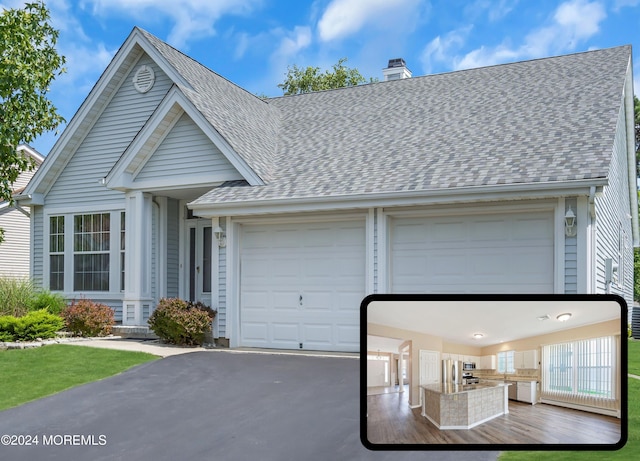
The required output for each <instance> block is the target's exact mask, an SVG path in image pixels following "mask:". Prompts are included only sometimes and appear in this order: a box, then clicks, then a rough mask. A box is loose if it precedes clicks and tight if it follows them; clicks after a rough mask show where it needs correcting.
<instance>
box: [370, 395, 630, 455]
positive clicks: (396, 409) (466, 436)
mask: <svg viewBox="0 0 640 461" xmlns="http://www.w3.org/2000/svg"><path fill="white" fill-rule="evenodd" d="M407 398H408V395H407V393H406V392H405V393H404V394H383V395H371V396H368V397H367V415H368V416H367V439H368V440H369V442H370V443H373V444H441V443H442V444H528V445H536V444H614V443H617V442H618V441H619V440H620V436H621V431H620V420H619V419H618V418H614V417H611V416H604V415H598V414H593V413H588V412H584V411H579V410H571V409H568V408H563V407H557V406H554V405H546V404H542V403H540V404H537V405H530V404H526V403H522V402H515V401H513V400H510V401H509V414H508V415H503V416H500V417H498V418H495V419H493V420H491V421H488V422H486V423H484V424H481V425H479V426H476V427H474V428H473V429H468V430H464V429H462V430H439V429H438V428H437V427H435V426H434V425H433V424H431V423H430V422H429V421H428V420H427V419H426V418H424V417H423V416H422V415H421V414H420V413H421V409H420V408H415V409H411V408H409V405H408V403H407Z"/></svg>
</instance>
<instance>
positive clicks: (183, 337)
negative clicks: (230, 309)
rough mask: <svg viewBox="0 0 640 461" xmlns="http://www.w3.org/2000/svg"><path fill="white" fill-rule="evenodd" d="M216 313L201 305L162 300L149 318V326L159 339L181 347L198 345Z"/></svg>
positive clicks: (209, 327)
mask: <svg viewBox="0 0 640 461" xmlns="http://www.w3.org/2000/svg"><path fill="white" fill-rule="evenodd" d="M215 315H216V312H215V311H214V310H212V309H211V308H210V307H208V306H205V305H204V304H202V303H195V304H194V303H190V302H187V301H184V300H182V299H178V298H168V299H167V298H163V299H161V300H160V303H159V304H158V307H156V310H155V311H153V314H151V317H149V326H150V328H151V329H152V330H153V331H154V332H155V334H157V335H158V336H159V337H160V338H161V339H163V340H165V341H167V342H169V343H172V344H181V345H189V346H193V345H200V344H202V343H203V342H204V337H205V334H206V333H207V332H208V331H210V330H211V322H212V320H213V319H214V318H215Z"/></svg>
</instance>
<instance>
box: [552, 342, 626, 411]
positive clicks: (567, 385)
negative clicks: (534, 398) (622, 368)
mask: <svg viewBox="0 0 640 461" xmlns="http://www.w3.org/2000/svg"><path fill="white" fill-rule="evenodd" d="M616 345H617V343H616V340H615V338H614V337H613V336H606V337H601V338H591V339H584V340H578V341H571V342H566V343H560V344H550V345H547V346H543V347H542V398H543V399H547V400H551V401H558V402H566V403H571V404H575V405H580V406H592V407H598V408H603V409H615V408H616V407H617V396H616V388H617V387H616V382H617V374H618V370H617V360H616V357H617V350H616V349H617V346H616Z"/></svg>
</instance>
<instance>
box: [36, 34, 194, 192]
mask: <svg viewBox="0 0 640 461" xmlns="http://www.w3.org/2000/svg"><path fill="white" fill-rule="evenodd" d="M136 46H138V47H140V49H142V51H143V52H145V53H147V54H148V55H149V56H150V57H151V59H153V60H154V61H155V63H156V64H157V65H158V66H159V67H160V68H161V69H162V71H163V72H165V73H166V74H167V75H168V76H169V78H171V79H172V80H173V81H174V82H175V83H180V84H181V85H184V86H185V87H187V88H190V85H189V83H188V82H187V81H186V80H185V79H184V78H183V77H182V76H181V75H180V74H179V73H178V72H177V71H176V70H175V69H174V68H173V67H172V66H171V65H169V63H168V62H167V61H166V60H165V59H164V58H163V57H162V55H161V54H160V52H158V50H157V49H156V48H155V47H154V46H153V45H151V43H149V41H148V40H147V39H146V38H145V37H144V35H143V34H142V32H140V30H139V29H138V28H135V27H134V29H133V31H132V32H131V33H130V34H129V36H128V37H127V39H126V40H125V42H124V43H123V44H122V46H121V47H120V49H119V50H118V51H117V52H116V55H115V56H114V57H113V59H112V60H111V62H110V63H109V65H108V66H107V68H106V69H105V70H104V72H103V73H102V75H101V76H100V78H99V80H98V81H97V82H96V84H95V85H94V87H93V88H92V89H91V91H90V92H89V95H88V96H87V97H86V99H85V100H84V102H83V103H82V105H81V106H80V108H79V109H78V111H77V112H76V113H75V114H74V116H73V118H72V119H71V121H70V122H69V124H68V125H67V127H66V128H65V130H64V131H63V132H62V134H61V135H60V138H58V141H57V142H56V143H55V144H54V146H53V148H52V149H51V151H50V153H49V155H47V157H46V159H45V161H44V162H43V164H42V166H41V167H40V168H39V169H38V171H37V172H36V174H35V175H34V177H33V178H32V180H31V182H30V183H29V185H28V186H27V189H26V190H25V194H24V195H30V194H33V193H34V192H38V193H41V194H44V195H46V194H47V193H48V191H49V190H50V189H51V187H52V186H53V184H54V183H55V181H56V179H57V178H58V175H59V174H60V173H61V171H62V170H63V169H64V167H65V165H66V164H67V163H68V161H69V160H70V159H71V157H73V155H74V154H75V151H76V149H77V148H78V147H79V144H80V143H79V142H78V143H77V144H76V145H75V146H71V141H72V140H73V138H74V136H75V134H76V133H77V132H78V131H79V130H80V128H81V127H82V126H83V125H85V124H86V123H87V122H88V125H86V126H85V129H86V132H87V133H88V132H89V130H90V129H91V127H92V126H93V125H94V123H95V122H96V121H97V119H98V117H99V116H100V114H101V113H102V110H103V109H104V107H106V106H107V105H108V103H109V101H111V98H112V97H113V96H114V95H115V93H116V90H117V89H118V88H119V87H120V85H121V84H122V81H123V80H124V78H125V77H126V75H128V71H129V70H130V69H131V68H133V66H135V64H136V63H137V62H138V61H139V59H140V56H141V54H140V53H139V52H136V50H135V47H136ZM127 61H130V62H127ZM123 66H125V69H122V68H123ZM121 70H124V72H122V75H120V76H119V77H118V78H117V79H116V77H117V75H118V73H119V72H120V71H121ZM114 79H116V80H117V84H116V85H112V84H113V83H114V82H113V81H114ZM110 86H111V88H109V87H110ZM105 94H108V96H107V98H106V99H105V100H104V101H102V107H101V108H99V110H95V108H96V105H97V104H98V102H99V101H100V99H101V98H102V97H103V95H105ZM85 134H86V133H85ZM83 138H84V136H83ZM70 147H71V148H70ZM60 157H62V158H60ZM60 162H62V165H60V166H58V163H60ZM54 165H56V167H54Z"/></svg>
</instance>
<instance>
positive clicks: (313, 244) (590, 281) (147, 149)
mask: <svg viewBox="0 0 640 461" xmlns="http://www.w3.org/2000/svg"><path fill="white" fill-rule="evenodd" d="M630 59H631V48H630V47H629V46H623V47H618V48H611V49H605V50H600V51H591V52H587V53H580V54H575V55H569V56H563V57H556V58H548V59H539V60H535V61H529V62H520V63H515V64H506V65H500V66H494V67H487V68H481V69H474V70H467V71H460V72H452V73H447V74H441V75H433V76H425V77H417V78H405V79H400V80H394V81H387V82H379V83H372V84H367V85H360V86H357V87H351V88H344V89H339V90H332V91H323V92H318V93H311V94H304V95H298V96H286V97H280V98H272V99H267V100H262V99H260V98H258V97H256V96H254V95H252V94H251V93H249V92H248V91H246V90H244V89H242V88H240V87H238V86H237V85H235V84H233V83H231V82H229V81H228V80H226V79H224V78H223V77H221V76H220V75H218V74H216V73H215V72H212V71H211V70H209V69H207V68H205V67H204V66H202V65H201V64H199V63H198V62H196V61H194V60H192V59H191V58H189V57H188V56H186V55H184V54H182V53H181V52H179V51H177V50H175V49H174V48H172V47H170V46H169V45H167V44H166V43H164V42H162V41H161V40H159V39H158V38H156V37H154V36H152V35H150V34H149V33H147V32H145V31H143V30H141V29H138V28H134V30H133V31H132V33H131V35H130V36H129V37H128V38H127V40H126V41H125V43H124V44H123V45H122V47H121V48H120V50H119V51H118V53H117V54H116V55H115V57H114V58H113V61H112V62H111V63H110V64H109V66H108V67H107V69H106V70H105V72H104V73H103V75H102V76H101V78H100V80H99V81H98V82H97V84H96V85H95V87H94V88H93V89H92V91H91V93H90V94H89V95H88V97H87V98H86V100H85V102H84V103H83V104H82V106H81V107H80V109H79V110H78V112H77V114H76V115H75V116H74V118H73V119H72V121H71V122H70V123H69V125H68V126H67V128H66V130H65V131H64V133H63V134H62V136H61V137H60V139H59V140H58V142H57V143H56V145H55V146H54V148H53V149H52V151H51V153H50V154H49V155H48V157H47V160H46V161H45V163H44V164H43V166H42V168H41V169H40V170H39V171H38V173H37V175H36V177H35V178H34V180H33V181H32V182H31V183H30V185H29V186H28V188H27V190H26V191H25V192H24V194H23V196H22V197H21V200H20V202H21V203H23V204H28V205H30V206H31V207H32V210H33V211H32V221H33V222H32V226H33V229H34V233H33V248H34V251H33V261H32V264H33V277H34V278H35V279H36V280H38V281H39V282H40V283H42V285H44V286H45V287H47V288H49V289H51V290H54V291H60V292H62V293H63V294H64V295H65V296H66V297H79V296H86V297H89V298H92V299H94V300H96V301H100V302H103V303H107V304H109V305H110V306H112V307H113V308H114V309H115V311H116V316H117V319H119V320H121V321H122V323H123V324H124V325H145V324H146V321H147V318H148V317H149V315H150V313H151V312H152V311H153V308H154V306H155V305H156V303H157V301H158V299H159V298H160V297H164V296H169V297H174V296H178V297H181V298H186V299H193V300H201V301H203V302H205V303H207V304H210V305H211V306H212V307H213V308H214V309H217V310H218V313H219V314H218V316H217V317H216V321H215V324H214V335H215V336H216V337H218V338H226V339H228V341H229V344H230V346H232V347H235V346H253V347H274V348H285V349H289V348H293V349H298V348H302V349H320V350H339V351H340V350H344V351H356V350H359V305H360V301H361V300H362V298H363V297H364V296H365V295H366V294H368V293H376V292H378V293H380V292H426V293H433V292H438V293H441V292H443V293H448V292H455V293H460V292H463V293H479V292H510V293H513V292H519V293H522V292H525V293H528V292H531V293H545V292H550V293H603V292H605V291H610V292H612V293H620V294H622V295H623V296H624V297H625V298H626V299H627V302H629V303H631V301H632V299H631V297H632V282H633V261H632V259H633V254H632V247H633V246H634V245H637V244H638V216H637V203H636V202H637V196H636V193H635V174H636V173H635V157H634V152H633V88H632V67H631V62H630ZM404 74H405V75H407V74H408V73H406V72H404ZM572 214H574V215H575V224H574V225H573V226H572V227H569V228H568V229H567V231H566V232H565V215H567V217H568V218H570V217H571V215H572ZM608 261H609V262H608ZM607 264H610V265H611V268H612V269H616V270H615V271H614V270H611V271H609V270H607V269H606V267H608V266H607ZM609 273H611V274H610V275H609ZM607 277H608V278H609V279H611V281H609V280H608V279H607Z"/></svg>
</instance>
